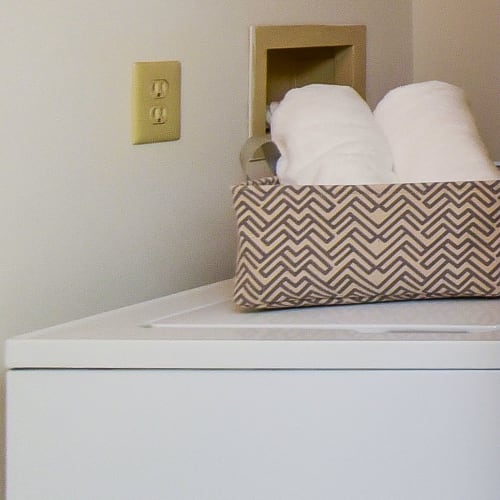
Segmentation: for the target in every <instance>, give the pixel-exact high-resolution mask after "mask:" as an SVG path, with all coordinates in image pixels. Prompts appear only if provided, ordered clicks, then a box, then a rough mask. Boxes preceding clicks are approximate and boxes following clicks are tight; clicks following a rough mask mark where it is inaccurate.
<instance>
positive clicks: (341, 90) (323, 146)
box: [271, 84, 396, 184]
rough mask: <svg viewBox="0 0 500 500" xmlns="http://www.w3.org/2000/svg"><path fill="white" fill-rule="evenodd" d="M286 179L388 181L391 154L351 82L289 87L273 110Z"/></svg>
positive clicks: (306, 181)
mask: <svg viewBox="0 0 500 500" xmlns="http://www.w3.org/2000/svg"><path fill="white" fill-rule="evenodd" d="M271 137H272V140H273V142H274V143H275V144H276V145H277V147H278V149H279V150H280V153H281V158H280V159H279V160H278V164H277V175H278V178H279V179H280V182H281V183H282V184H389V183H393V182H396V178H395V176H394V173H393V170H392V155H391V152H390V149H389V145H388V143H387V140H386V138H385V137H384V135H383V133H382V131H381V129H380V127H379V126H378V125H377V123H376V122H375V119H374V117H373V114H372V112H371V110H370V108H369V107H368V105H367V104H366V102H365V101H364V100H363V99H362V98H361V96H360V95H359V94H358V93H357V92H356V91H355V90H354V89H353V88H351V87H347V86H341V85H323V84H312V85H307V86H305V87H301V88H296V89H292V90H290V91H288V93H287V94H286V95H285V97H284V98H283V100H282V101H281V102H280V104H279V105H278V106H277V107H276V109H274V110H273V113H272V116H271Z"/></svg>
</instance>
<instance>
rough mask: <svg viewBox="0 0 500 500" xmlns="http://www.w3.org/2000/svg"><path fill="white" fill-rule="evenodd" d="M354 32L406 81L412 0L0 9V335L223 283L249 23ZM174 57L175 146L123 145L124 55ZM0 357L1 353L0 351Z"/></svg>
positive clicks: (374, 87)
mask: <svg viewBox="0 0 500 500" xmlns="http://www.w3.org/2000/svg"><path fill="white" fill-rule="evenodd" d="M271 23H276V24H280V23H281V24H291V23H326V24H336V23H338V24H366V25H367V26H368V68H367V70H368V71H367V73H368V86H367V90H368V93H367V95H368V100H369V101H370V102H371V103H372V104H373V103H374V102H376V101H377V100H378V99H379V98H380V97H381V96H382V95H383V94H384V93H385V92H386V91H387V90H388V89H389V88H391V87H393V86H395V85H398V84H400V83H406V82H409V81H411V71H412V69H411V64H412V63H411V2H410V0H377V1H374V0H356V1H352V0H275V1H269V0H254V1H249V0H203V1H200V0H151V1H149V2H141V1H137V0H106V1H103V0H85V1H81V0H79V1H76V0H52V1H50V2H27V1H23V0H4V1H3V2H2V14H1V16H0V32H1V33H2V41H1V43H0V60H1V61H2V81H1V84H0V110H1V119H2V129H1V130H2V133H1V135H0V141H1V148H0V165H1V168H0V228H1V231H2V242H1V245H0V339H2V338H5V337H7V336H10V335H13V334H16V333H20V332H24V331H28V330H31V329H35V328H40V327H44V326H46V325H50V324H55V323H59V322H62V321H66V320H69V319H73V318H77V317H81V316H86V315H89V314H93V313H96V312H99V311H103V310H108V309H112V308H116V307H119V306H123V305H127V304H131V303H134V302H138V301H142V300H145V299H149V298H153V297H158V296H162V295H165V294H168V293H171V292H175V291H177V290H181V289H186V288H189V287H193V286H196V285H200V284H203V283H207V282H211V281H216V280H220V279H223V278H227V277H229V276H231V274H232V272H233V261H234V248H235V244H234V243H235V234H234V226H233V217H232V211H231V206H230V197H229V186H230V185H231V184H232V183H234V182H236V181H238V180H239V179H240V173H239V167H238V163H237V158H238V151H239V148H240V145H241V144H242V142H243V141H244V139H245V138H246V133H247V94H248V26H249V25H250V24H271ZM163 59H174V60H180V61H181V63H182V78H183V82H182V138H181V140H180V141H178V142H173V143H162V144H154V145H144V146H132V145H131V144H130V140H129V114H130V111H129V94H130V91H129V89H130V74H131V67H132V64H133V62H134V61H140V60H163ZM0 354H1V353H0Z"/></svg>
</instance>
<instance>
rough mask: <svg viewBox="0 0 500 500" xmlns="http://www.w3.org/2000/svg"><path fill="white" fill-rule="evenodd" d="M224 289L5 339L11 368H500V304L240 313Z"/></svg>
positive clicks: (419, 303) (448, 303)
mask: <svg viewBox="0 0 500 500" xmlns="http://www.w3.org/2000/svg"><path fill="white" fill-rule="evenodd" d="M231 293H232V281H231V280H228V281H223V282H219V283H214V284H213V285H207V286H204V287H200V288H196V289H193V290H188V291H185V292H181V293H178V294H174V295H171V296H167V297H163V298H160V299H155V300H152V301H148V302H143V303H140V304H136V305H133V306H130V307H125V308H122V309H116V310H114V311H110V312H107V313H103V314H99V315H96V316H92V317H89V318H84V319H81V320H77V321H72V322H70V323H66V324H62V325H58V326H54V327H51V328H46V329H43V330H39V331H35V332H31V333H27V334H24V335H18V336H16V337H12V338H10V339H8V340H7V343H6V365H7V368H9V369H15V368H120V369H139V368H141V369H148V368H177V369H182V368H186V369H192V368H198V369H500V299H458V300H450V299H444V300H432V301H409V302H393V303H381V304H364V305H349V306H332V307H315V308H301V309H286V310H273V311H263V312H250V313H249V312H240V311H238V310H237V309H236V308H235V307H234V306H233V304H232V301H231Z"/></svg>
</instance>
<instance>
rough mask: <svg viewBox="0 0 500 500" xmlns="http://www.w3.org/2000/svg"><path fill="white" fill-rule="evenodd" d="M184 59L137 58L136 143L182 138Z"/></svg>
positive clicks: (134, 94)
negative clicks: (152, 60) (181, 61)
mask: <svg viewBox="0 0 500 500" xmlns="http://www.w3.org/2000/svg"><path fill="white" fill-rule="evenodd" d="M180 105H181V63H180V62H179V61H158V62H137V63H135V64H134V68H133V75H132V143H133V144H148V143H151V142H163V141H175V140H177V139H179V138H180V135H181V134H180V129H181V127H180V122H181V119H180V116H181V110H180Z"/></svg>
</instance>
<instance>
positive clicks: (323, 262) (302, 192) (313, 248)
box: [232, 177, 500, 309]
mask: <svg viewBox="0 0 500 500" xmlns="http://www.w3.org/2000/svg"><path fill="white" fill-rule="evenodd" d="M232 194H233V204H234V209H235V212H236V219H237V230H238V253H237V263H236V275H235V286H234V301H235V303H236V304H237V305H238V306H240V307H241V308H243V309H271V308H284V307H298V306H317V305H332V304H354V303H364V302H377V301H395V300H409V299H430V298H446V297H473V296H482V297H497V296H500V180H492V181H479V182H449V183H422V184H390V185H359V186H340V185H339V186H324V185H319V186H292V185H280V184H279V181H278V179H277V178H276V177H267V178H262V179H257V180H249V181H247V182H245V183H242V184H239V185H237V186H234V187H233V188H232Z"/></svg>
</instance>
